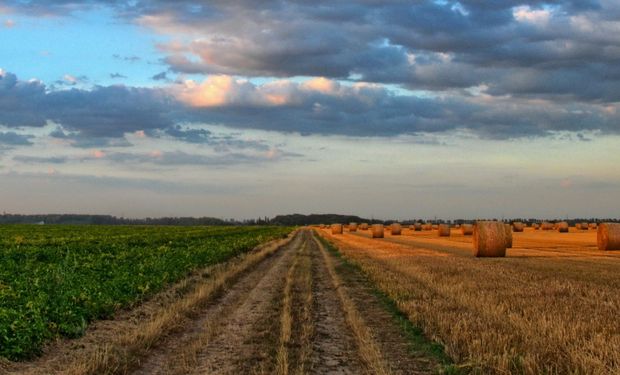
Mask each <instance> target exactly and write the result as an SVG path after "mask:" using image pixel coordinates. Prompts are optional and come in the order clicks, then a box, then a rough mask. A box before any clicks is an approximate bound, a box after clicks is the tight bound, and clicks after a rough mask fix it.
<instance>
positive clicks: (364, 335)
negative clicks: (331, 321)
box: [313, 237, 390, 374]
mask: <svg viewBox="0 0 620 375" xmlns="http://www.w3.org/2000/svg"><path fill="white" fill-rule="evenodd" d="M313 240H314V241H315V243H316V244H317V246H318V247H319V249H320V251H321V254H322V255H323V259H324V260H325V264H326V266H327V271H328V272H329V275H330V278H331V280H332V284H333V285H334V289H335V290H336V292H337V294H338V298H339V299H340V302H341V303H342V309H343V311H344V313H345V318H346V321H347V324H348V325H349V326H350V327H351V330H352V331H353V334H354V335H355V338H356V341H357V343H358V348H359V353H360V357H361V358H362V360H363V361H364V363H365V364H366V366H367V367H368V369H369V371H370V373H372V374H389V373H390V371H389V367H388V365H387V363H386V361H385V359H384V358H383V356H382V354H381V351H380V349H379V347H378V346H377V343H376V342H375V341H374V340H373V338H372V334H371V332H370V330H369V329H368V327H367V326H366V323H365V322H364V319H363V318H362V316H361V315H360V313H359V311H358V310H357V308H356V307H355V303H354V302H353V301H352V300H351V298H350V297H349V296H348V295H347V294H346V292H345V288H344V287H343V285H342V280H340V276H338V274H337V273H336V269H335V267H334V262H333V260H332V258H331V257H330V255H329V254H328V253H327V251H326V250H325V248H324V247H323V244H321V242H320V241H318V240H317V239H316V238H314V237H313Z"/></svg>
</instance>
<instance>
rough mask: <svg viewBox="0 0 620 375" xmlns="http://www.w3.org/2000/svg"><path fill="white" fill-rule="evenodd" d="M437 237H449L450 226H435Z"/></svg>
mask: <svg viewBox="0 0 620 375" xmlns="http://www.w3.org/2000/svg"><path fill="white" fill-rule="evenodd" d="M437 235H438V236H439V237H450V226H449V225H448V224H439V225H438V226H437Z"/></svg>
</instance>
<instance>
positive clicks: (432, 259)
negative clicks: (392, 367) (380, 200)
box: [319, 228, 620, 374]
mask: <svg viewBox="0 0 620 375" xmlns="http://www.w3.org/2000/svg"><path fill="white" fill-rule="evenodd" d="M319 232H320V233H321V235H322V236H324V237H325V238H326V239H328V240H329V241H332V242H333V243H334V244H335V246H336V247H337V248H338V249H340V251H341V252H342V253H343V254H344V256H345V257H346V258H347V259H350V260H351V261H353V262H355V263H356V264H358V265H359V266H360V267H361V268H362V269H363V270H364V272H365V273H366V274H367V275H368V276H369V277H370V279H372V280H373V281H374V282H375V283H376V284H377V286H378V287H379V288H380V289H381V290H383V291H384V292H385V293H387V294H388V295H389V296H390V297H391V298H393V299H394V300H395V301H396V302H397V305H398V307H399V308H400V309H401V310H402V311H403V312H405V313H406V314H407V316H408V318H409V319H410V320H411V321H412V322H413V323H414V324H415V325H418V326H420V327H422V329H423V330H424V332H425V333H426V335H428V336H429V337H431V338H433V339H435V340H437V341H439V342H441V343H442V344H444V345H445V350H446V352H447V354H449V355H450V356H451V357H452V358H453V359H454V361H455V363H456V364H457V366H460V367H461V368H463V369H465V370H468V371H472V372H476V373H483V374H505V373H517V374H541V373H551V374H553V373H574V374H577V373H579V374H617V373H620V322H619V321H618V319H617V314H618V311H620V293H619V292H618V291H619V290H620V277H619V276H618V275H619V271H620V251H600V250H598V249H597V246H596V231H593V230H591V231H587V232H584V231H578V230H576V229H575V228H570V231H569V233H560V232H557V231H534V230H533V229H532V228H525V230H524V232H519V233H513V240H514V241H513V248H511V249H507V254H506V257H505V258H475V257H473V255H472V238H471V236H463V235H462V234H461V233H460V232H459V231H453V234H452V235H451V236H450V237H438V236H437V234H436V233H435V232H434V231H433V232H415V231H411V230H409V229H406V230H403V233H402V235H401V236H397V237H392V236H391V235H390V234H389V233H386V234H385V238H383V239H372V238H370V236H369V235H367V234H365V233H357V234H348V233H347V234H346V235H344V236H331V235H330V234H329V233H328V232H326V231H319Z"/></svg>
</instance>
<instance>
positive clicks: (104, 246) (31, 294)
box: [0, 225, 290, 360]
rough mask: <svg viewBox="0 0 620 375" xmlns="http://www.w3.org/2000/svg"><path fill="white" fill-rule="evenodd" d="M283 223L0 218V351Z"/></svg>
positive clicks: (34, 350)
mask: <svg viewBox="0 0 620 375" xmlns="http://www.w3.org/2000/svg"><path fill="white" fill-rule="evenodd" d="M289 231H290V229H288V228H282V227H146V226H144V227H136V226H131V227H130V226H126V227H122V226H19V225H17V226H1V227H0V357H5V358H8V359H13V360H14V359H25V358H30V357H32V356H33V355H36V354H39V353H40V351H41V348H42V346H43V344H44V343H45V342H47V341H49V340H51V339H54V338H56V337H78V336H81V335H82V334H83V333H84V332H85V330H86V328H87V326H88V324H89V323H90V322H91V321H93V320H96V319H103V318H109V317H111V316H112V315H113V314H114V312H115V311H117V310H118V309H120V308H125V307H129V306H132V305H133V304H135V303H137V302H139V301H141V300H143V299H145V298H147V297H148V296H150V295H152V294H153V293H155V292H158V291H159V290H161V289H162V288H164V287H166V286H167V285H169V284H171V283H173V282H175V281H177V280H179V279H181V278H182V277H183V276H185V275H187V274H188V273H189V272H191V271H192V270H194V269H196V268H198V267H205V266H208V265H212V264H215V263H219V262H223V261H225V260H228V259H230V258H231V257H233V256H235V255H238V254H240V253H242V252H245V251H247V250H250V249H252V248H254V247H255V246H257V245H259V244H260V243H263V242H266V241H269V240H272V239H275V238H279V237H282V236H283V235H286V234H287V233H288V232H289Z"/></svg>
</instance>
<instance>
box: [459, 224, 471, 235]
mask: <svg viewBox="0 0 620 375" xmlns="http://www.w3.org/2000/svg"><path fill="white" fill-rule="evenodd" d="M461 233H463V236H471V235H472V234H474V226H473V225H471V224H463V225H461Z"/></svg>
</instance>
